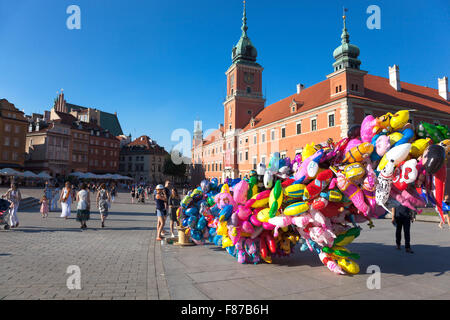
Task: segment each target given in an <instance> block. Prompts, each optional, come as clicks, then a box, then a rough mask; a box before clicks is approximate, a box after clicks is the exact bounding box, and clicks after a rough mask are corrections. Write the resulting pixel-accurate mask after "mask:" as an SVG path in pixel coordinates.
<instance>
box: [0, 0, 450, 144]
mask: <svg viewBox="0 0 450 320" xmlns="http://www.w3.org/2000/svg"><path fill="white" fill-rule="evenodd" d="M71 4H76V5H78V6H80V8H81V30H68V29H67V28H66V20H67V18H68V16H69V15H68V14H67V13H66V9H67V7H68V6H69V5H71ZM371 4H376V5H378V6H379V7H380V9H381V30H369V29H368V28H367V27H366V20H367V18H368V17H369V14H367V13H366V9H367V7H368V6H369V5H371ZM343 6H345V7H347V8H348V9H349V11H348V13H347V16H348V20H347V21H348V24H347V28H348V30H349V33H350V42H351V43H354V44H356V45H358V46H359V48H360V49H361V55H360V59H361V61H362V65H361V69H363V70H367V71H369V72H370V73H371V74H375V75H380V76H384V77H387V76H388V66H389V65H393V64H398V65H399V66H400V79H401V81H407V82H412V83H415V84H420V85H425V86H429V87H433V88H437V78H438V77H442V76H444V75H447V76H450V44H449V41H448V40H449V37H448V34H449V31H450V4H449V2H448V0H441V1H439V0H432V1H372V0H371V1H365V0H346V1H345V2H344V1H331V0H329V1H298V0H285V1H273V0H270V1H269V0H248V1H247V18H248V27H249V30H248V35H249V37H250V39H251V40H252V42H253V44H254V45H255V46H256V48H257V49H258V62H259V63H260V64H261V65H262V66H263V67H264V68H265V70H264V73H263V90H264V93H265V94H266V98H267V105H269V104H271V103H274V102H276V101H278V100H280V99H282V98H284V97H286V96H288V95H291V94H293V93H294V92H295V85H296V84H297V83H300V82H301V83H304V84H305V85H306V86H311V85H313V84H315V83H317V82H319V81H322V80H324V79H325V76H326V75H327V74H329V73H331V72H332V63H333V57H332V53H333V50H334V49H335V48H336V47H337V46H338V45H339V44H340V40H341V39H340V35H341V31H342V18H341V16H342V7H343ZM241 19H242V1H240V0H190V1H185V0H168V1H153V0H145V1H144V0H127V1H125V0H120V1H119V0H108V1H106V0H70V1H66V0H58V1H56V0H39V1H36V0H18V1H10V0H0V44H1V50H0V70H1V77H0V97H1V98H6V99H8V100H9V101H10V102H12V103H14V104H15V105H16V106H17V107H18V108H20V109H24V110H25V112H26V113H27V114H30V113H32V112H43V110H45V109H49V107H51V106H52V104H53V99H54V98H55V96H56V91H57V90H59V89H60V88H64V91H65V94H66V98H67V101H68V102H71V103H75V104H79V105H84V106H91V107H97V108H100V109H103V110H105V111H109V112H114V111H117V112H118V115H119V119H120V122H121V125H122V128H123V130H124V132H125V133H126V134H128V133H131V134H132V135H133V137H134V138H135V137H137V136H139V135H142V134H147V135H149V136H150V137H152V138H153V139H155V140H157V141H158V142H159V143H160V144H161V145H163V146H164V147H166V148H167V149H171V147H172V146H173V145H175V144H176V143H175V142H171V141H170V135H171V133H172V131H173V130H174V129H177V128H187V129H189V130H190V131H191V132H192V130H193V121H194V120H195V119H197V118H198V119H200V120H203V128H204V129H207V128H216V127H217V124H218V123H221V122H223V105H222V102H223V99H224V96H225V89H226V87H225V74H224V72H225V71H226V69H227V68H228V67H229V66H230V64H231V49H232V47H233V46H234V45H235V44H236V43H237V41H238V40H239V37H240V34H241V30H240V27H241V23H242V21H241Z"/></svg>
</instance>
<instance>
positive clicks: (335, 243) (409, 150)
mask: <svg viewBox="0 0 450 320" xmlns="http://www.w3.org/2000/svg"><path fill="white" fill-rule="evenodd" d="M408 120H409V111H408V110H401V111H399V112H397V113H395V114H391V113H388V114H385V115H383V116H381V117H378V118H374V117H373V116H371V115H369V116H367V117H366V118H365V119H364V121H363V122H362V124H361V125H355V126H352V127H351V128H350V129H349V131H348V136H347V138H344V139H342V140H341V141H339V142H337V143H335V142H334V141H333V140H332V139H329V140H328V141H327V142H326V143H325V144H323V145H315V144H314V143H311V144H307V145H306V146H305V148H304V149H303V150H302V152H301V154H297V155H296V156H295V158H294V159H293V160H291V159H289V158H284V159H281V158H280V154H279V153H278V152H275V153H274V154H273V156H272V158H271V159H270V162H269V164H268V166H267V167H266V166H265V164H262V163H261V164H259V165H258V166H257V168H256V170H253V171H251V172H250V174H249V176H248V177H246V178H245V179H232V180H231V179H227V180H226V181H225V182H224V184H222V185H219V184H218V181H217V179H215V178H214V179H212V180H211V181H208V180H203V181H202V182H201V185H200V186H199V187H198V188H197V189H194V190H192V191H190V192H189V193H188V195H187V196H186V197H185V198H184V199H183V201H182V207H181V209H180V217H182V219H183V220H182V221H183V226H185V227H189V229H188V230H189V232H190V233H191V237H192V239H193V240H194V242H196V243H197V244H202V243H204V241H205V240H209V241H210V242H213V243H214V244H216V245H218V246H221V247H222V248H224V249H226V250H227V252H228V253H229V254H231V255H232V256H234V257H235V258H236V259H237V261H238V262H239V263H255V264H256V263H259V262H262V261H264V262H267V263H271V262H272V257H275V256H278V257H284V256H289V255H290V254H291V253H293V251H294V248H295V246H296V245H297V244H300V245H301V246H300V250H301V251H304V250H310V251H312V252H316V253H317V254H318V256H319V259H320V260H321V261H322V263H323V264H324V265H325V266H327V267H328V269H329V270H331V271H332V272H335V273H337V274H344V273H349V274H355V273H358V272H359V266H358V264H357V263H356V262H355V260H357V259H359V255H358V254H357V253H352V252H350V251H349V250H348V249H347V248H345V246H347V245H348V244H350V243H351V242H352V241H353V240H354V239H355V238H356V237H358V236H359V234H360V231H361V227H360V226H359V224H361V223H364V222H368V226H369V227H370V228H372V227H373V223H372V218H378V217H379V216H381V215H383V214H384V213H385V210H388V209H387V207H386V206H387V205H388V203H389V202H392V201H393V200H395V201H397V202H399V203H400V204H402V205H404V206H407V207H409V208H410V209H412V210H414V211H416V212H418V213H420V210H418V209H417V208H418V207H422V206H425V204H426V203H427V202H431V203H433V204H434V205H435V206H436V210H437V211H438V212H439V213H440V216H441V219H443V215H442V214H443V212H442V210H443V208H442V198H443V193H444V187H445V180H446V159H448V155H449V154H450V140H449V139H441V138H442V137H443V136H440V138H439V139H438V140H439V141H436V140H434V138H435V135H434V136H433V134H432V133H431V132H430V133H429V135H431V136H428V135H424V134H423V132H424V131H423V128H430V126H431V125H430V126H428V124H427V125H425V124H424V123H421V124H420V125H419V126H418V129H417V132H415V131H414V129H413V127H412V125H411V124H410V123H409V121H408ZM436 130H439V132H441V133H442V132H443V131H442V130H441V129H436ZM426 132H428V131H426ZM446 132H447V135H448V130H447V131H446ZM427 134H428V133H427ZM442 134H443V133H442ZM433 143H435V144H433ZM394 204H395V202H394Z"/></svg>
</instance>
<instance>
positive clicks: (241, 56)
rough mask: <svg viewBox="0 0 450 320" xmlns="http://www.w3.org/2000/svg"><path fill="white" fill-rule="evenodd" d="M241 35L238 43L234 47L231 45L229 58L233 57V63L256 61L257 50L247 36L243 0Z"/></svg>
mask: <svg viewBox="0 0 450 320" xmlns="http://www.w3.org/2000/svg"><path fill="white" fill-rule="evenodd" d="M241 29H242V35H241V38H240V39H239V41H238V43H237V44H236V46H235V47H233V51H232V54H231V58H232V59H233V63H237V62H244V63H245V62H247V63H248V62H250V63H254V62H255V61H256V57H257V56H258V52H257V51H256V48H255V47H254V46H253V44H252V42H251V41H250V38H249V37H248V36H247V30H248V27H247V14H246V10H245V2H244V15H243V18H242V28H241Z"/></svg>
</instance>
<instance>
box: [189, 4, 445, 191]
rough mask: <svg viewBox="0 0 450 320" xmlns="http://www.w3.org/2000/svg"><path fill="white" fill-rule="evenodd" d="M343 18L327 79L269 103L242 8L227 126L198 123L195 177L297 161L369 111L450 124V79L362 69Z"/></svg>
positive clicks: (342, 133) (226, 111)
mask: <svg viewBox="0 0 450 320" xmlns="http://www.w3.org/2000/svg"><path fill="white" fill-rule="evenodd" d="M343 23H344V26H343V30H342V34H341V45H340V46H338V47H337V48H336V49H335V50H334V52H333V57H334V63H333V64H332V66H330V71H331V73H330V74H328V75H326V76H325V80H323V81H322V82H319V83H317V84H315V85H313V86H311V87H308V88H305V87H304V86H303V85H302V84H299V85H297V88H296V89H297V90H296V92H295V93H294V94H292V95H291V96H289V97H286V98H284V99H282V100H280V101H278V102H276V103H274V104H272V105H269V106H265V99H264V96H263V94H262V71H263V68H262V66H261V65H259V64H258V63H257V61H256V58H257V50H256V48H255V47H254V46H253V44H252V43H251V41H250V39H249V38H248V35H247V29H248V28H247V18H246V12H245V7H244V17H243V25H242V35H241V38H240V39H239V42H238V43H237V45H236V46H235V47H234V48H233V51H232V65H231V66H230V67H229V69H228V70H227V71H226V77H227V95H226V100H225V102H224V120H223V121H224V122H223V123H224V125H223V126H219V128H218V129H217V130H215V131H214V132H213V133H211V134H210V135H209V136H208V137H206V138H204V137H203V134H202V129H201V126H199V125H198V123H197V124H196V125H195V129H194V139H193V148H192V160H193V165H192V167H191V169H190V170H191V175H192V177H193V183H198V181H199V180H200V179H202V178H203V177H206V178H213V177H216V178H218V179H219V180H220V181H223V180H224V179H225V178H226V177H230V178H236V177H243V176H245V175H246V174H248V172H249V171H250V170H252V169H254V168H255V167H256V164H257V163H259V162H263V163H266V164H268V162H269V160H270V158H271V156H272V154H273V152H280V154H281V156H282V157H290V158H291V159H292V158H293V157H294V156H295V154H296V153H298V152H300V151H301V150H302V148H303V147H304V146H305V145H306V144H307V143H311V142H315V143H324V142H326V141H327V139H328V138H332V139H333V140H334V141H339V140H340V139H341V138H343V137H346V135H347V130H348V128H349V127H350V126H351V125H352V124H360V123H361V122H362V120H363V119H364V117H365V116H366V115H368V114H372V115H374V116H380V115H382V114H385V113H386V112H396V111H397V110H401V109H410V110H416V111H414V112H411V113H410V114H411V120H410V121H411V122H412V123H413V124H417V123H418V122H420V121H426V122H430V123H440V124H445V125H449V126H450V103H449V97H448V78H447V77H443V78H440V79H438V89H433V88H428V87H424V86H419V85H415V84H411V83H407V82H403V81H400V68H399V66H397V65H394V66H392V67H389V69H388V71H389V77H388V78H384V77H380V76H376V75H371V74H369V73H368V72H367V71H364V70H362V69H361V68H360V66H361V60H359V58H358V57H359V54H360V50H359V48H358V47H357V46H356V45H354V44H351V43H350V36H349V33H348V30H347V28H346V20H345V16H344V20H343ZM448 176H450V174H449V175H448Z"/></svg>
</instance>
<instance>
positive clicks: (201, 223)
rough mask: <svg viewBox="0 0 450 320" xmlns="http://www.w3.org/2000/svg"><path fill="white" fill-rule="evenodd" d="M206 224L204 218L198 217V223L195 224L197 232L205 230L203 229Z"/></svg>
mask: <svg viewBox="0 0 450 320" xmlns="http://www.w3.org/2000/svg"><path fill="white" fill-rule="evenodd" d="M207 224H208V223H207V221H206V219H205V217H203V216H202V217H200V219H198V222H197V230H203V229H205V227H206V225H207Z"/></svg>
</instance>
